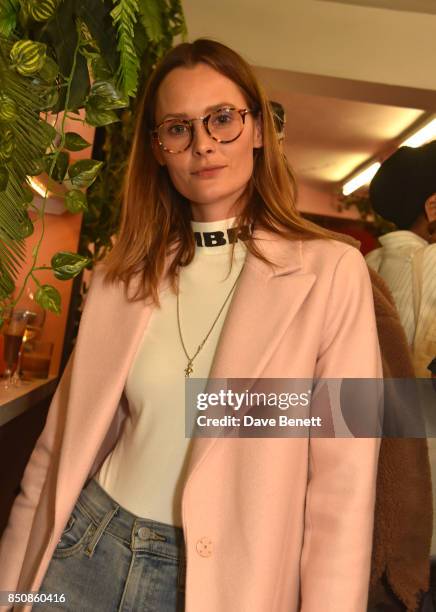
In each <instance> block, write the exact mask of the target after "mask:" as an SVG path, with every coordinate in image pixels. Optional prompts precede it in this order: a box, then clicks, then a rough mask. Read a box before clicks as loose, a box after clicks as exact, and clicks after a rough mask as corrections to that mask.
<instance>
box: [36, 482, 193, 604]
mask: <svg viewBox="0 0 436 612" xmlns="http://www.w3.org/2000/svg"><path fill="white" fill-rule="evenodd" d="M185 575H186V557H185V548H184V540H183V529H182V528H181V527H176V526H173V525H167V524H166V523H160V522H158V521H153V520H149V519H145V518H139V517H136V516H135V515H134V514H131V513H130V512H128V511H127V510H126V509H125V508H123V507H121V506H120V505H119V504H117V503H116V502H115V501H114V500H113V499H112V498H111V497H110V496H109V495H108V494H107V493H106V492H105V491H104V490H103V489H102V488H101V486H100V485H99V484H98V483H97V481H96V480H94V479H91V480H89V481H88V483H87V484H86V485H85V487H84V488H83V489H82V491H81V493H80V496H79V498H78V500H77V502H76V505H75V506H74V509H73V511H72V513H71V516H70V518H69V520H68V522H67V525H66V526H65V529H64V531H63V533H62V537H61V539H60V540H59V542H58V545H57V547H56V549H55V551H54V553H53V557H52V559H51V561H50V564H49V566H48V569H47V573H46V575H45V578H44V580H43V583H42V585H41V587H40V591H39V592H40V593H46V594H50V593H51V594H57V601H55V597H54V596H53V601H54V603H50V602H49V601H47V602H46V603H42V604H35V611H36V610H38V612H41V610H47V612H54V611H55V610H67V611H69V612H88V611H89V612H134V611H136V610H138V611H139V610H140V611H141V612H182V611H183V610H184V601H185ZM61 594H64V598H63V597H61ZM60 598H61V599H65V601H63V602H60V601H59V599H60Z"/></svg>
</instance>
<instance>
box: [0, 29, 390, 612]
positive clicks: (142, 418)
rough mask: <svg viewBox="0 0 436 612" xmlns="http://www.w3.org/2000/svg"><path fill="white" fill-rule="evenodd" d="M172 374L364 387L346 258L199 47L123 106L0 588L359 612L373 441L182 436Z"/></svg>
mask: <svg viewBox="0 0 436 612" xmlns="http://www.w3.org/2000/svg"><path fill="white" fill-rule="evenodd" d="M236 225H237V226H238V229H235V226H236ZM230 263H231V265H229V264H230ZM191 376H192V377H196V378H204V379H205V378H208V377H209V379H210V380H212V379H213V380H215V379H217V380H219V379H225V378H232V379H238V378H243V379H263V378H279V379H280V378H283V379H291V378H309V379H312V378H314V377H326V378H327V377H330V378H338V377H349V378H360V377H367V378H381V376H382V370H381V360H380V350H379V345H378V339H377V332H376V325H375V318H374V306H373V299H372V293H371V285H370V281H369V276H368V271H367V267H366V265H365V262H364V259H363V257H362V256H361V254H360V253H359V251H358V250H357V249H355V248H353V247H351V246H349V245H348V244H346V243H342V242H339V241H337V240H334V239H330V235H329V233H328V232H326V231H324V230H322V229H321V228H319V227H317V226H315V225H313V224H309V223H308V222H307V221H304V220H303V219H301V218H300V217H299V215H298V213H297V211H296V208H295V200H294V184H293V180H292V176H291V173H290V171H289V169H288V167H287V165H286V162H285V160H284V157H283V156H282V155H281V154H280V152H279V148H278V142H277V137H276V135H275V132H274V125H273V118H272V115H271V111H270V108H269V106H268V103H267V101H266V98H265V94H264V93H263V92H262V90H261V88H260V86H259V85H258V83H257V81H256V79H255V77H254V75H253V72H252V70H251V69H250V67H249V66H248V65H247V63H246V62H245V61H244V60H243V59H242V58H241V57H239V56H238V55H237V54H236V53H235V52H233V51H232V50H230V49H229V48H227V47H225V46H223V45H221V44H219V43H216V42H213V41H208V40H197V41H195V42H194V43H192V44H189V43H184V44H181V45H179V46H177V47H176V48H175V49H173V50H172V51H171V52H170V53H169V54H168V55H167V56H166V57H165V58H164V59H163V60H162V62H161V64H160V65H159V66H158V68H157V69H156V71H155V72H154V74H153V76H152V78H151V80H150V82H149V84H148V87H147V89H146V91H145V94H144V96H143V98H142V100H141V102H140V105H139V111H138V116H137V123H136V130H135V136H134V141H133V145H132V151H131V155H130V160H129V166H128V171H127V176H126V185H125V194H124V204H123V214H122V223H121V229H120V232H119V236H118V240H117V243H116V244H115V246H114V248H113V250H112V252H111V253H110V255H109V257H108V259H107V261H106V262H105V263H104V265H101V266H98V268H97V269H96V270H95V271H94V274H93V279H92V283H91V286H90V290H89V293H88V296H87V302H86V305H85V308H84V312H83V315H82V320H81V324H80V330H79V334H78V338H77V343H76V346H75V349H74V352H73V355H72V357H71V358H70V360H69V362H68V365H67V368H66V370H65V372H64V374H63V376H62V380H61V382H60V384H59V386H58V389H57V391H56V394H55V396H54V398H53V401H52V404H51V406H50V410H49V415H48V418H47V423H46V426H45V429H44V431H43V433H42V434H41V437H40V438H39V440H38V442H37V444H36V448H35V450H34V452H33V454H32V456H31V458H30V461H29V464H28V466H27V468H26V472H25V474H24V477H23V481H22V489H23V490H22V493H20V495H19V496H18V497H17V500H16V502H15V504H14V507H13V510H12V513H11V516H10V520H9V524H8V527H7V529H6V532H5V534H4V536H3V538H2V541H1V547H0V570H1V571H0V574H1V578H0V589H9V590H16V591H21V592H23V591H29V590H34V591H36V590H38V589H41V592H46V593H50V592H51V593H53V592H57V593H65V598H66V600H67V601H66V602H65V603H63V604H61V606H62V607H60V608H59V609H67V610H77V609H80V610H104V611H105V612H108V611H109V610H142V609H147V610H159V611H164V612H166V611H170V610H171V611H172V610H176V609H183V606H185V609H186V610H187V611H189V612H206V611H207V612H222V611H224V610H232V612H243V611H244V612H245V611H246V610H251V611H252V612H264V611H265V610H266V609H268V610H271V611H274V612H285V611H286V612H290V611H293V610H295V611H297V610H302V611H303V612H312V611H313V612H315V610H316V612H319V610H323V611H324V612H333V611H334V612H341V611H344V612H345V611H346V612H350V611H353V612H360V611H364V610H365V609H366V603H367V594H368V581H369V569H370V557H371V542H372V527H373V509H374V496H375V481H376V466H377V456H378V449H379V444H378V441H377V440H376V439H369V438H365V439H364V438H361V439H327V438H321V437H319V438H316V437H314V438H311V440H310V444H309V439H308V437H307V436H301V437H294V438H282V439H274V438H272V437H264V438H252V437H246V438H244V439H235V438H230V437H223V438H217V437H214V438H212V437H195V438H191V439H190V438H186V439H185V437H184V436H185V429H184V419H185V414H184V412H185V411H184V392H185V382H186V379H187V378H189V377H191ZM370 402H371V400H369V399H368V409H371V405H370ZM185 561H186V573H185ZM57 605H58V606H59V604H57ZM48 608H49V606H48V605H47V609H48ZM17 609H21V608H17ZM23 609H25V610H27V609H30V607H29V606H27V607H26V606H24V607H23ZM43 609H44V608H43Z"/></svg>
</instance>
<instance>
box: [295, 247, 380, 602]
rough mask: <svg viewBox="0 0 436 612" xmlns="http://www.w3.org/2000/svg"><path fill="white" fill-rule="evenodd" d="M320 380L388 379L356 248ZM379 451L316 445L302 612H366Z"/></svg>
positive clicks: (339, 274)
mask: <svg viewBox="0 0 436 612" xmlns="http://www.w3.org/2000/svg"><path fill="white" fill-rule="evenodd" d="M315 374H316V378H374V379H381V378H382V363H381V354H380V347H379V342H378V336H377V328H376V321H375V313H374V302H373V295H372V288H371V282H370V278H369V273H368V269H367V266H366V264H365V260H364V258H363V256H362V255H361V253H360V252H359V251H358V250H357V249H355V248H354V247H351V248H349V249H347V250H346V251H345V252H344V253H343V254H342V255H341V257H340V258H339V260H338V262H337V264H336V269H335V272H334V275H333V277H332V282H331V286H330V294H329V296H328V299H327V305H326V315H325V322H324V330H323V334H322V338H321V342H320V349H319V353H318V360H317V365H316V373H315ZM373 400H374V397H373V396H370V398H368V402H369V403H371V402H372V401H373ZM368 409H369V410H376V409H378V406H377V407H376V406H372V405H368ZM379 446H380V439H378V438H344V437H342V438H321V437H320V438H311V440H310V444H309V477H308V485H307V493H306V508H305V527H304V542H303V549H302V556H301V593H300V594H301V608H300V610H301V612H319V610H323V612H350V610H352V611H353V612H366V609H367V599H368V587H369V576H370V565H371V552H372V540H373V521H374V506H375V491H376V475H377V462H378V453H379Z"/></svg>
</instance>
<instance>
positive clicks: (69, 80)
mask: <svg viewBox="0 0 436 612" xmlns="http://www.w3.org/2000/svg"><path fill="white" fill-rule="evenodd" d="M80 45H81V38H80V30H79V28H78V39H77V45H76V48H75V50H74V55H73V63H72V66H71V72H70V74H69V76H68V78H67V79H66V82H67V91H66V96H65V110H64V113H63V116H62V122H61V140H60V143H59V145H58V146H57V147H55V150H54V155H53V160H52V163H51V166H50V171H49V176H51V175H52V173H53V169H54V167H55V165H56V162H57V159H58V157H59V153H60V152H61V150H62V149H63V148H64V146H65V121H66V119H67V111H68V103H69V101H70V95H71V84H72V81H73V77H74V73H75V70H76V63H77V54H78V51H79V48H80ZM47 197H48V183H47V186H46V189H45V194H44V198H43V200H42V206H41V209H40V213H41V214H40V218H41V224H42V227H41V235H40V237H39V240H38V243H37V245H36V247H34V249H33V261H32V267H31V268H30V270H29V271H28V273H27V274H26V276H25V278H24V282H23V285H22V287H21V290H20V292H19V294H18V296H17V297H16V299H15V300H14V301H13V302H12V308H13V307H15V306H16V304H18V302H19V300H20V298H21V296H22V295H23V292H24V289H25V288H26V285H27V281H28V279H29V277H32V279H33V280H34V281H35V283H36V284H37V285H38V287H41V283H40V282H39V281H38V279H37V278H36V276H35V275H34V274H33V272H34V271H35V270H38V269H39V270H42V269H51V268H50V267H40V268H37V267H36V265H35V264H36V261H37V259H38V253H39V249H40V246H41V243H42V240H43V238H44V231H45V223H44V211H45V205H46V202H47Z"/></svg>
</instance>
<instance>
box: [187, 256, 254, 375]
mask: <svg viewBox="0 0 436 612" xmlns="http://www.w3.org/2000/svg"><path fill="white" fill-rule="evenodd" d="M243 267H244V265H242V268H241V269H240V270H239V272H238V275H237V277H236V280H235V282H234V283H233V285H232V288H231V289H230V291H229V293H228V295H227V297H226V299H225V300H224V304H223V305H222V306H221V308H220V310H219V312H218V314H217V316H216V317H215V320H214V322H213V323H212V327H211V328H210V329H209V331H208V332H207V335H206V337H205V338H204V339H203V340H202V341H201V343H200V344H199V345H198V348H197V350H196V352H195V354H194V355H193V356H192V357H190V356H189V355H188V351H187V350H186V347H185V343H184V342H183V336H182V328H181V325H180V300H179V287H180V276H179V286H178V287H177V325H178V327H179V335H180V340H181V342H182V346H183V350H184V351H185V355H186V358H187V359H188V365H187V366H186V368H185V378H189V376H190V375H191V374H192V372H193V371H194V368H193V366H192V363H193V361H194V359H195V358H196V357H197V355H198V353H199V352H200V351H201V349H202V348H203V346H204V343H205V342H206V340H207V339H208V338H209V336H210V334H211V333H212V330H213V328H214V327H215V324H216V322H217V321H218V319H219V316H220V314H221V313H222V311H223V309H224V306H225V305H226V304H227V301H228V299H229V297H230V295H231V294H232V291H233V289H234V288H235V287H236V283H237V282H238V278H239V276H240V274H241V272H242V269H243Z"/></svg>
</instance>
